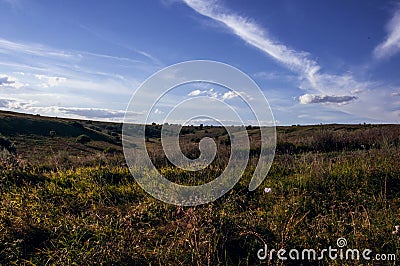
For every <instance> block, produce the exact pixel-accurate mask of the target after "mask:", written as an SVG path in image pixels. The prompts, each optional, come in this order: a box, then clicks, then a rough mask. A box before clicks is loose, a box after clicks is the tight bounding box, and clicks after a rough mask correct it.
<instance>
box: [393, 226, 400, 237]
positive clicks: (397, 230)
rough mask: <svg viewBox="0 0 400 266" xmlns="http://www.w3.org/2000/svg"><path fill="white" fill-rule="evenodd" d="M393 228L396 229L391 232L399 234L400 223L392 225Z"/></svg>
mask: <svg viewBox="0 0 400 266" xmlns="http://www.w3.org/2000/svg"><path fill="white" fill-rule="evenodd" d="M394 229H396V230H394V231H393V232H392V234H394V235H400V225H396V226H395V227H394Z"/></svg>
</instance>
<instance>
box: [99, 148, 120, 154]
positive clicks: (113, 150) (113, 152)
mask: <svg viewBox="0 0 400 266" xmlns="http://www.w3.org/2000/svg"><path fill="white" fill-rule="evenodd" d="M103 152H104V153H106V154H115V153H118V152H119V150H117V149H116V148H114V147H107V148H105V149H104V150H103Z"/></svg>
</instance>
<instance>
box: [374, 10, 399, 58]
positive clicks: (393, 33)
mask: <svg viewBox="0 0 400 266" xmlns="http://www.w3.org/2000/svg"><path fill="white" fill-rule="evenodd" d="M386 31H387V36H386V39H385V40H384V41H383V42H381V43H380V44H379V45H378V46H376V47H375V49H374V56H375V57H376V58H378V59H385V58H389V57H391V56H394V55H396V54H398V53H399V52H400V4H399V5H397V10H396V11H395V12H394V14H393V17H392V18H391V19H390V20H389V22H388V24H387V25H386Z"/></svg>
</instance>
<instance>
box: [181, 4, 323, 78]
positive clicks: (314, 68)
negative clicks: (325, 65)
mask: <svg viewBox="0 0 400 266" xmlns="http://www.w3.org/2000/svg"><path fill="white" fill-rule="evenodd" d="M184 2H185V3H186V4H187V5H188V6H189V7H191V8H192V9H193V10H195V11H196V12H198V13H199V14H201V15H203V16H206V17H209V18H211V19H213V20H215V21H218V22H220V23H222V24H223V25H224V26H225V27H227V28H229V29H230V30H231V31H232V32H233V33H234V34H235V35H236V36H238V37H240V38H241V39H242V40H244V41H245V42H246V43H248V44H250V45H252V46H254V47H256V48H258V49H260V50H261V51H263V52H264V53H266V54H267V55H269V56H271V57H272V58H274V59H275V60H276V61H278V62H279V63H281V64H284V65H285V66H286V67H288V68H289V69H291V70H292V71H296V72H298V73H300V74H302V75H303V76H304V77H305V78H307V79H309V80H311V81H312V80H314V75H315V74H316V73H317V72H318V71H319V69H320V67H319V65H318V64H317V62H315V61H314V60H312V59H309V54H308V53H306V52H297V51H295V50H293V49H290V48H289V47H287V46H285V45H283V44H281V43H279V42H277V41H274V40H273V39H272V38H270V37H269V35H268V33H267V32H266V31H265V30H264V29H262V28H261V27H260V26H258V25H257V24H256V23H254V22H253V21H251V20H250V19H248V18H245V17H242V16H239V15H236V14H233V13H229V12H227V11H226V10H224V8H222V7H221V6H219V5H218V3H217V2H216V1H203V0H184Z"/></svg>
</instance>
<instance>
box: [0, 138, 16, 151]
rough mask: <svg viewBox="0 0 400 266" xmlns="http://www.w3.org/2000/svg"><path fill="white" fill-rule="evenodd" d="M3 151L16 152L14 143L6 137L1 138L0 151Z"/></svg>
mask: <svg viewBox="0 0 400 266" xmlns="http://www.w3.org/2000/svg"><path fill="white" fill-rule="evenodd" d="M2 149H5V150H7V151H8V152H10V153H15V151H16V149H15V146H14V143H12V142H11V141H10V140H8V139H7V138H6V137H3V136H0V150H2Z"/></svg>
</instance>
